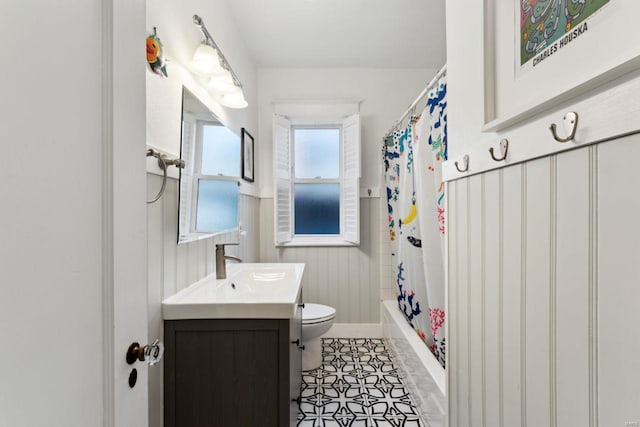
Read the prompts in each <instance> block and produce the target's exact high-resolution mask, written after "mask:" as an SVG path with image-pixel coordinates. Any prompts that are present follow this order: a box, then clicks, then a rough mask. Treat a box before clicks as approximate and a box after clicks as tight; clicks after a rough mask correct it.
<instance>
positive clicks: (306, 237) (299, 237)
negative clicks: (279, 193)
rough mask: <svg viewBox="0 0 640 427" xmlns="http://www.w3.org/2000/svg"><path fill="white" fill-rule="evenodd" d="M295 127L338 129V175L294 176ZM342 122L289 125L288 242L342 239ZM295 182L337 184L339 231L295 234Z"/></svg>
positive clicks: (325, 241)
mask: <svg viewBox="0 0 640 427" xmlns="http://www.w3.org/2000/svg"><path fill="white" fill-rule="evenodd" d="M297 129H336V130H337V131H338V177H337V178H296V161H295V159H296V130H297ZM342 144H343V141H342V124H322V125H313V124H304V125H302V124H292V125H291V153H290V156H291V242H289V243H306V244H313V243H318V244H322V243H324V244H330V243H334V242H341V241H344V226H343V217H344V212H343V205H344V203H343V202H342V197H343V183H342V180H343V176H344V171H343V159H342V148H343V147H342ZM296 184H338V186H339V187H338V188H339V189H340V191H339V198H338V200H339V203H340V214H339V215H340V216H339V218H338V226H339V233H338V234H296V232H295V230H296V223H295V220H296V203H295V200H296Z"/></svg>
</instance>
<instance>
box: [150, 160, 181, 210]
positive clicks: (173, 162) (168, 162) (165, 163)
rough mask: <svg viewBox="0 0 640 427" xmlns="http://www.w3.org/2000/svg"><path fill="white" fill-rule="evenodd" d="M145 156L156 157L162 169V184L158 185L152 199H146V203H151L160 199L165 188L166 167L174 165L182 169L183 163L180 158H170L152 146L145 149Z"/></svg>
mask: <svg viewBox="0 0 640 427" xmlns="http://www.w3.org/2000/svg"><path fill="white" fill-rule="evenodd" d="M147 157H155V158H156V159H158V167H159V168H160V169H161V170H162V186H161V187H160V191H158V194H157V195H156V196H155V197H154V198H153V199H151V200H147V204H151V203H155V202H157V201H158V200H160V197H162V195H163V194H164V190H165V189H166V188H167V167H169V166H175V167H177V168H179V169H184V167H185V163H184V160H182V159H170V158H169V157H167V156H166V155H164V154H162V153H160V152H159V151H156V150H154V149H153V148H149V149H147Z"/></svg>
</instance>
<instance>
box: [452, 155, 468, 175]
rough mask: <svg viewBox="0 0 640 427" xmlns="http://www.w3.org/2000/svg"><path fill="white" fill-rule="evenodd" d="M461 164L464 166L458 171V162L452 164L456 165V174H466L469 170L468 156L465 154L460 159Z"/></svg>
mask: <svg viewBox="0 0 640 427" xmlns="http://www.w3.org/2000/svg"><path fill="white" fill-rule="evenodd" d="M462 163H463V165H464V166H463V168H462V169H460V166H458V162H457V161H456V162H454V165H456V169H458V172H460V173H464V172H467V171H468V170H469V155H468V154H465V155H464V156H463V157H462Z"/></svg>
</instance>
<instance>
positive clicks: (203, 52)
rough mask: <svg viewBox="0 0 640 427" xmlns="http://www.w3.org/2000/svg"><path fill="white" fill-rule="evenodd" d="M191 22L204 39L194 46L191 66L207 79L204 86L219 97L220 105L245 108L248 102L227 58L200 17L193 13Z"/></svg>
mask: <svg viewBox="0 0 640 427" xmlns="http://www.w3.org/2000/svg"><path fill="white" fill-rule="evenodd" d="M193 22H194V24H196V26H197V27H198V28H200V31H202V34H203V35H204V41H203V42H202V43H200V45H199V46H198V47H197V48H196V51H195V52H194V54H193V60H192V61H191V67H192V68H193V70H194V71H195V72H196V73H197V74H199V75H200V76H202V77H203V78H206V79H208V81H207V82H206V83H205V84H206V86H207V87H208V88H210V89H211V90H212V91H213V92H215V93H217V94H218V95H219V96H220V97H221V99H220V103H221V104H222V105H224V106H225V107H229V108H246V107H247V106H248V105H249V104H248V103H247V101H246V100H245V99H244V94H243V93H242V83H240V80H238V76H236V73H235V72H234V71H233V69H232V68H231V65H229V62H228V61H227V58H225V56H224V54H223V53H222V51H221V50H220V48H219V47H218V45H217V44H216V42H215V41H213V38H212V37H211V34H210V33H209V30H207V27H206V26H205V25H204V21H203V20H202V18H201V17H200V16H198V15H193Z"/></svg>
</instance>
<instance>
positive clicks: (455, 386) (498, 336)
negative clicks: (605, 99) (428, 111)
mask: <svg viewBox="0 0 640 427" xmlns="http://www.w3.org/2000/svg"><path fill="white" fill-rule="evenodd" d="M637 158H640V136H629V137H625V138H621V139H619V140H616V141H613V142H609V143H604V144H599V145H594V146H590V147H585V148H583V149H579V150H574V151H570V152H566V153H561V154H558V155H555V156H551V157H546V158H542V159H538V160H534V161H530V162H527V163H523V164H519V165H514V166H510V167H507V168H504V169H501V170H499V171H493V172H488V173H484V174H481V175H477V176H473V177H470V178H468V179H463V180H458V181H455V182H452V183H448V185H447V188H448V190H447V191H448V194H449V202H448V203H449V223H450V227H449V229H450V230H451V232H450V234H449V256H450V262H449V304H448V311H449V316H448V318H449V319H450V320H449V321H450V325H449V337H448V342H449V346H450V347H449V348H450V359H449V360H450V369H449V370H448V381H449V425H450V426H451V427H463V426H469V427H471V426H509V427H511V426H521V427H525V426H558V427H560V426H569V425H571V426H573V425H581V426H583V425H584V426H590V427H598V426H601V427H604V426H615V425H625V423H630V422H638V421H640V407H639V406H638V396H639V394H638V390H637V385H638V384H640V359H639V358H638V357H637V355H638V354H640V333H639V332H638V328H637V314H636V313H637V310H638V307H637V305H638V301H640V287H639V286H638V283H639V281H640V263H638V259H640V245H638V244H637V242H638V241H640V221H638V218H640V197H636V196H637V194H635V192H636V191H635V190H636V187H637V183H638V172H637V168H636V167H635V163H636V159H637Z"/></svg>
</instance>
